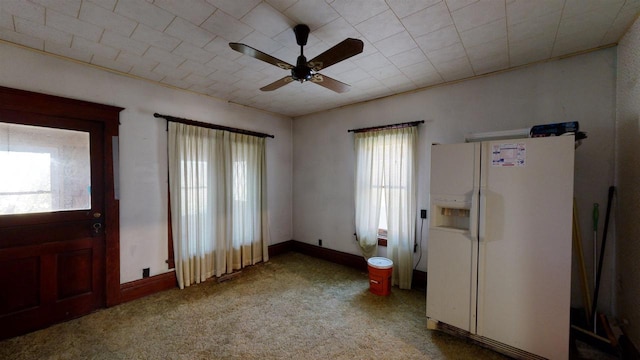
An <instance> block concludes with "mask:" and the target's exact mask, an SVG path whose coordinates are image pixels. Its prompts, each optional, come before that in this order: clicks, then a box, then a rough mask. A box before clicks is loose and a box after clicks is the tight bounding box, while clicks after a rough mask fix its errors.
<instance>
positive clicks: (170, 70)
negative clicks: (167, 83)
mask: <svg viewBox="0 0 640 360" xmlns="http://www.w3.org/2000/svg"><path fill="white" fill-rule="evenodd" d="M153 71H154V72H156V73H158V74H162V75H165V76H167V77H170V78H173V79H182V78H183V77H185V76H187V75H189V74H190V73H191V71H189V70H184V69H180V68H174V67H172V66H167V65H165V64H158V66H156V67H155V68H154V69H153Z"/></svg>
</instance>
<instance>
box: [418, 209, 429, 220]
mask: <svg viewBox="0 0 640 360" xmlns="http://www.w3.org/2000/svg"><path fill="white" fill-rule="evenodd" d="M426 218H427V210H425V209H422V210H420V219H426Z"/></svg>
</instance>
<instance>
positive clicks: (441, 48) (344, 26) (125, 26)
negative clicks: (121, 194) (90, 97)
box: [0, 0, 640, 116]
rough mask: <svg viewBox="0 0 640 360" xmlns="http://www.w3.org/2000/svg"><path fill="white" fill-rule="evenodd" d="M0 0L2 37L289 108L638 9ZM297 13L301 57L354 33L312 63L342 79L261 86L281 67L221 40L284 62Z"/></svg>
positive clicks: (507, 61) (459, 73)
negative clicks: (349, 49) (332, 57)
mask: <svg viewBox="0 0 640 360" xmlns="http://www.w3.org/2000/svg"><path fill="white" fill-rule="evenodd" d="M0 2H2V6H1V8H0V39H3V40H5V41H8V42H13V43H16V44H21V45H24V46H29V47H33V48H35V49H39V50H44V51H45V52H47V51H48V52H51V53H52V54H61V55H62V56H66V57H72V58H76V59H79V60H80V61H91V63H93V64H95V65H97V66H103V67H105V68H108V69H113V70H114V71H121V72H130V73H131V74H132V75H135V76H139V77H142V78H146V79H149V80H151V81H163V82H164V83H166V84H171V86H179V87H184V88H188V89H190V90H191V91H195V92H200V93H203V94H206V95H209V96H216V97H219V98H221V99H225V100H229V99H230V98H233V99H234V102H237V103H241V104H247V105H248V106H252V107H256V108H259V109H263V110H265V111H274V112H278V113H281V114H285V115H288V116H297V115H300V114H305V113H309V112H313V111H321V110H326V109H328V108H331V107H334V106H341V105H344V104H349V103H353V102H357V101H366V100H370V99H372V98H377V97H382V96H388V95H391V94H393V93H397V92H401V91H407V90H410V89H413V88H415V87H426V86H431V85H434V84H439V83H442V82H443V81H445V80H447V81H453V80H457V79H462V78H465V77H469V76H474V74H485V73H487V72H492V71H496V70H501V69H503V68H505V67H506V66H511V67H513V66H519V65H524V64H530V63H532V62H536V61H541V60H548V59H550V57H551V56H559V55H565V54H574V53H582V52H584V51H589V50H592V49H594V48H597V47H598V46H601V45H608V44H615V42H616V41H618V39H619V38H620V37H622V36H623V34H624V33H625V32H626V30H627V29H628V27H629V26H630V24H631V23H632V22H633V21H634V20H635V19H636V18H637V16H638V14H639V13H640V0H479V1H476V0H447V1H438V0H384V1H382V0H371V1H366V2H365V1H364V0H353V1H347V0H324V1H322V0H300V1H298V0H266V1H259V0H242V1H231V0H185V1H173V0H118V1H116V0H35V1H27V0H0ZM36 2H37V3H36ZM39 4H45V5H44V6H41V5H39ZM387 7H388V8H387ZM449 11H452V12H454V16H453V17H452V16H451V15H450V13H449ZM341 14H342V16H341ZM65 15H66V16H65ZM29 19H31V20H32V21H29ZM400 19H402V22H401V21H400ZM454 20H455V23H454ZM86 23H88V24H91V25H92V26H95V28H97V29H98V30H99V32H100V33H102V34H101V35H100V36H99V37H98V36H96V33H97V31H96V30H95V28H92V27H91V26H89V28H85V27H84V24H86ZM297 23H306V24H307V25H309V26H310V27H311V29H312V32H311V33H310V34H309V40H308V44H307V46H305V48H304V53H305V55H306V56H307V58H313V57H314V56H316V55H317V54H320V53H322V52H324V51H326V50H327V49H329V48H331V47H332V46H334V45H336V44H337V43H339V42H340V41H343V40H344V39H345V38H347V37H351V38H357V39H360V40H362V41H363V42H364V51H363V52H362V53H361V54H358V55H356V56H354V57H352V58H349V59H347V60H345V61H342V62H340V63H338V64H335V65H334V66H331V67H330V68H328V69H326V70H323V72H322V73H323V75H325V76H329V77H331V78H334V79H336V80H339V81H343V82H346V83H348V84H351V85H353V86H352V88H351V91H349V92H347V93H344V94H337V93H334V92H332V91H330V90H328V89H326V88H324V87H321V86H318V85H316V84H312V83H310V84H299V83H293V84H291V85H288V86H285V87H283V88H281V89H279V90H277V91H273V92H261V91H259V88H260V87H261V86H263V85H266V84H268V83H272V82H273V81H275V80H277V79H280V78H282V77H283V76H286V75H288V74H289V72H287V71H284V70H282V69H279V68H277V67H275V66H273V65H271V64H269V63H266V62H263V61H260V60H257V59H255V58H253V57H249V56H245V55H242V54H241V53H239V52H236V51H233V50H232V49H231V48H229V46H228V42H229V41H233V42H238V41H242V42H246V43H250V46H253V47H255V48H257V49H259V50H261V51H264V52H266V53H268V54H270V55H272V56H275V57H277V58H280V59H282V60H284V61H287V62H289V63H295V61H296V57H297V56H298V55H299V54H300V48H299V46H297V44H296V41H295V36H294V34H293V31H292V27H293V25H294V24H297ZM353 24H357V26H354V25H353ZM198 25H200V26H198ZM136 27H138V30H137V31H136V32H135V33H134V30H135V29H136ZM61 29H62V30H63V31H61ZM87 29H89V30H87ZM505 29H506V30H507V35H506V36H505ZM97 38H99V39H100V40H99V42H97V41H95V39H97ZM507 38H508V48H507ZM90 39H94V40H90ZM176 41H178V42H180V41H181V42H180V44H178V45H177V47H176V48H175V49H174V50H173V51H168V50H167V49H172V48H173V46H176ZM372 41H373V42H374V43H372ZM149 44H153V45H154V46H150V45H149ZM416 45H417V47H416ZM114 58H115V59H116V60H115V61H114V60H112V59H114ZM88 59H90V60H88ZM436 69H437V70H436ZM234 73H237V75H235V74H234ZM309 98H313V99H314V101H313V103H309V102H308V101H305V100H307V99H309ZM291 104H294V105H295V106H291Z"/></svg>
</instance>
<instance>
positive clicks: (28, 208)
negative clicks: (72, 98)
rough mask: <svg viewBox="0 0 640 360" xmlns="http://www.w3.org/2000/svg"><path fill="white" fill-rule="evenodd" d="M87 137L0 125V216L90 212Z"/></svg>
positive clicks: (77, 133)
mask: <svg viewBox="0 0 640 360" xmlns="http://www.w3.org/2000/svg"><path fill="white" fill-rule="evenodd" d="M89 149H90V148H89V133H88V132H84V131H75V130H63V129H54V128H46V127H38V126H27V125H18V124H8V123H0V215H8V214H27V213H38V212H51V211H62V210H87V209H90V208H91V164H90V151H89Z"/></svg>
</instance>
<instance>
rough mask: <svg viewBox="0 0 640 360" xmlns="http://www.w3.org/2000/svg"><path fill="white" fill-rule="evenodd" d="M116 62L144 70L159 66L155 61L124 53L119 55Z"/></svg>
mask: <svg viewBox="0 0 640 360" xmlns="http://www.w3.org/2000/svg"><path fill="white" fill-rule="evenodd" d="M116 61H117V62H119V63H121V64H126V65H131V66H132V67H133V66H136V67H138V68H140V69H145V70H152V69H154V68H156V67H157V66H159V65H158V62H157V61H153V60H150V59H145V58H143V57H141V56H138V55H135V54H130V53H126V52H121V53H119V54H118V56H117V57H116Z"/></svg>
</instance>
